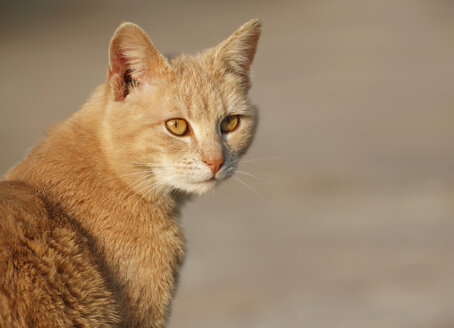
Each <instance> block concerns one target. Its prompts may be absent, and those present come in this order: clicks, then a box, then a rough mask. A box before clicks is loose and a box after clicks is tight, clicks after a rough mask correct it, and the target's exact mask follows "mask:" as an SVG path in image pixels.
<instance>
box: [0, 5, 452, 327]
mask: <svg viewBox="0 0 454 328" xmlns="http://www.w3.org/2000/svg"><path fill="white" fill-rule="evenodd" d="M254 17H259V18H261V19H262V21H263V24H264V27H263V35H262V38H261V40H260V45H259V48H258V52H257V55H256V59H255V62H254V65H253V76H254V86H253V88H252V90H251V98H252V99H253V101H254V103H255V104H257V105H258V107H259V108H260V111H261V123H260V127H259V130H258V135H257V138H256V140H255V143H254V145H253V146H252V148H251V151H250V152H249V153H248V155H247V156H246V158H245V162H244V165H243V166H241V168H240V170H241V171H242V172H243V173H238V174H237V175H236V177H237V178H239V179H240V180H241V181H238V180H236V179H232V180H231V181H229V182H228V183H226V184H224V185H223V186H222V187H221V188H219V189H218V190H216V192H215V193H213V194H210V195H207V196H204V197H202V198H199V199H197V200H195V201H194V202H192V203H190V204H189V205H188V206H187V207H186V208H185V209H184V211H183V213H184V215H183V218H182V224H183V226H184V229H185V231H186V236H187V240H188V255H187V261H186V264H185V266H184V268H183V271H182V274H181V281H180V287H179V291H178V293H177V297H176V299H175V302H174V307H173V312H172V316H171V320H170V327H174V328H178V327H185V328H188V327H189V328H191V327H194V328H195V327H197V328H205V327H206V328H208V327H216V328H224V327H240V328H242V327H245V328H246V327H248V328H251V327H260V328H266V327H317V328H328V327H330V328H331V327H336V328H342V327H345V328H352V327H361V328H364V327H368V328H369V327H371V328H375V327H377V328H378V327H380V328H382V327H388V328H389V327H399V328H410V327H411V328H448V327H454V202H453V200H454V2H453V1H449V0H427V1H413V0H408V1H404V0H402V1H401V0H398V1H394V0H383V1H361V0H357V1H355V0H345V1H344V0H342V1H333V0H332V1H329V0H327V1H315V0H313V1H302V0H299V1H297V0H281V1H238V0H236V1H202V0H198V1H71V2H69V1H58V0H54V1H49V0H42V1H0V27H1V28H0V99H1V100H0V153H1V155H0V173H1V174H3V173H5V172H6V170H8V168H10V167H11V166H12V165H14V164H15V163H17V162H18V161H19V160H20V159H21V158H23V156H24V155H25V153H26V151H27V149H29V147H31V146H32V145H34V144H36V142H37V141H38V140H39V138H40V136H42V135H43V133H44V131H45V130H46V129H47V128H48V127H49V126H50V125H52V124H55V123H57V122H59V121H61V120H64V119H65V118H67V117H68V116H69V115H70V114H71V113H73V112H74V111H76V110H77V109H78V108H79V107H80V106H81V105H82V104H83V102H84V100H85V99H86V98H87V97H88V95H89V94H90V92H91V91H92V90H93V89H94V87H95V86H96V85H98V84H100V83H102V82H103V80H104V76H105V72H106V70H107V47H108V43H109V40H110V37H111V35H112V33H113V31H114V30H115V28H116V27H117V25H118V24H119V23H120V22H122V21H132V22H135V23H137V24H139V25H141V26H142V27H143V28H144V29H145V30H146V31H147V32H148V33H149V34H150V36H151V39H152V40H153V42H154V43H155V45H156V46H157V47H158V48H159V49H160V50H161V51H163V52H175V51H179V52H180V51H181V52H189V53H195V52H197V51H198V50H201V49H203V48H206V47H210V46H213V45H215V44H217V43H218V42H220V41H221V40H222V39H224V38H225V37H227V36H228V35H229V34H230V33H231V32H233V31H234V30H235V29H236V28H237V27H239V26H240V25H241V24H242V23H244V22H245V21H246V20H248V19H250V18H254ZM244 172H246V173H244ZM248 174H252V175H254V177H253V176H250V175H248Z"/></svg>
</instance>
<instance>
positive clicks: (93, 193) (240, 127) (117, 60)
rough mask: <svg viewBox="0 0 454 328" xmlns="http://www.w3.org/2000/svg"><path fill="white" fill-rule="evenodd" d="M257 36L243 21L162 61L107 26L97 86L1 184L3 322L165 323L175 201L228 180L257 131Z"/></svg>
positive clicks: (175, 250)
mask: <svg viewBox="0 0 454 328" xmlns="http://www.w3.org/2000/svg"><path fill="white" fill-rule="evenodd" d="M259 33H260V25H259V23H258V22H257V21H251V22H248V23H246V24H245V25H243V26H242V27H241V28H240V29H239V30H238V31H237V32H235V34H233V35H232V36H231V37H230V38H229V39H227V40H226V41H224V42H223V43H221V44H220V45H219V46H218V47H216V48H213V49H209V50H207V51H206V52H204V53H202V54H200V55H198V56H197V57H194V58H193V57H185V56H180V57H178V58H176V59H174V60H172V61H171V62H169V61H167V59H165V58H164V57H163V56H161V55H160V54H159V53H158V52H157V51H156V49H155V48H154V46H153V45H152V43H151V42H150V41H149V40H148V37H147V36H146V35H145V34H144V32H143V31H142V30H140V28H138V27H137V26H135V25H133V24H124V25H122V26H121V27H120V28H119V29H118V30H117V32H116V34H115V35H114V37H113V39H112V42H111V49H110V67H109V74H108V79H107V82H106V84H105V85H102V86H100V87H99V88H98V89H97V90H96V91H95V93H94V94H93V95H92V97H91V98H90V100H89V101H88V102H87V103H86V104H85V105H84V106H83V108H82V109H81V110H80V111H79V112H77V113H76V114H74V115H73V116H72V117H71V118H70V119H68V120H67V121H65V122H63V123H61V124H59V125H58V126H56V127H55V128H53V129H52V130H51V131H50V132H49V133H48V135H47V136H46V138H45V139H44V140H43V141H42V142H41V143H40V144H39V145H38V146H36V147H35V148H34V149H33V150H32V151H31V152H30V154H29V155H28V156H27V158H26V159H25V160H24V161H22V162H21V163H19V164H18V165H17V166H16V167H14V168H13V169H12V170H11V171H10V172H8V173H7V175H6V176H5V179H6V180H7V181H4V182H0V322H1V323H4V324H5V325H6V326H11V327H24V326H29V327H54V326H55V327H103V326H105V327H116V326H121V327H163V326H165V324H166V322H167V319H168V314H169V307H170V302H171V300H172V296H173V294H174V290H175V284H176V280H177V276H178V271H179V267H180V265H181V263H182V261H183V258H184V238H183V235H182V233H181V229H180V226H179V224H178V221H177V216H178V212H179V209H180V206H181V205H182V203H183V202H184V201H185V199H187V197H188V196H189V195H190V194H192V193H203V192H205V191H207V190H209V189H211V188H212V187H213V186H214V185H215V184H217V183H218V181H220V180H223V179H225V178H227V177H229V176H230V175H231V174H233V172H234V170H235V168H236V165H237V163H238V159H239V157H240V156H241V155H242V154H243V153H244V152H245V150H246V149H247V147H248V146H249V144H250V142H251V139H252V136H253V133H254V130H255V126H256V112H255V109H254V108H253V107H252V106H250V104H249V102H248V100H247V90H248V88H249V79H248V71H249V66H250V64H251V62H252V58H253V56H254V53H255V48H256V45H257V40H258V36H259ZM235 52H236V54H235ZM235 65H236V66H235ZM226 118H228V119H227V120H226ZM240 118H241V120H240ZM235 120H236V121H235ZM169 122H170V123H169ZM185 122H186V123H185ZM232 122H233V123H232ZM234 123H235V126H234V125H233V124H234ZM182 124H183V125H184V124H186V125H187V129H186V131H183V132H184V133H182V134H180V130H178V129H181V125H182ZM166 125H167V130H166ZM232 127H233V128H232ZM2 326H3V325H2Z"/></svg>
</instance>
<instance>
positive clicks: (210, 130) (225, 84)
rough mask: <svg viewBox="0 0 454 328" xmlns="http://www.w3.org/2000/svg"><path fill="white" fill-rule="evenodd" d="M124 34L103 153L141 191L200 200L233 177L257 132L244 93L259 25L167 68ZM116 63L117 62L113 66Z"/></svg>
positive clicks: (157, 56) (160, 58) (112, 71)
mask: <svg viewBox="0 0 454 328" xmlns="http://www.w3.org/2000/svg"><path fill="white" fill-rule="evenodd" d="M133 26H134V25H133ZM123 28H124V25H123ZM128 28H129V29H130V30H129V31H128V32H129V33H128V34H127V36H128V37H129V38H127V39H126V40H123V41H124V43H123V44H120V45H116V44H115V38H116V36H115V35H114V39H113V40H112V44H113V46H114V50H112V47H111V68H110V75H109V79H110V87H111V93H112V99H111V100H110V103H109V105H108V107H107V111H106V118H105V121H104V123H103V124H104V131H105V134H106V135H107V138H106V140H107V142H108V143H109V147H108V149H109V151H110V152H112V155H113V156H114V157H115V161H116V163H117V164H116V166H117V167H118V168H120V169H119V172H122V173H124V176H125V177H126V180H128V181H129V182H131V183H132V186H133V187H134V188H135V189H136V190H138V191H140V192H147V191H149V190H151V188H153V189H161V190H164V191H166V190H168V191H170V190H180V191H184V192H188V193H198V194H201V193H204V192H206V191H208V190H210V189H211V188H213V187H214V186H215V185H216V184H218V183H219V182H220V181H222V180H225V179H227V178H228V177H230V176H232V175H233V174H234V172H235V169H236V168H237V165H238V162H239V160H240V157H241V156H242V155H243V154H244V153H245V151H246V150H247V148H248V147H249V145H250V143H251V141H252V138H253V136H254V133H255V128H256V125H257V111H256V109H255V107H253V106H252V105H251V104H250V103H249V100H248V98H247V92H248V89H249V77H248V74H249V67H250V64H251V62H252V59H253V56H254V53H255V48H256V45H257V40H258V37H259V33H260V29H259V23H258V22H257V21H251V22H248V23H246V24H245V25H243V26H242V27H241V28H240V29H239V30H238V31H237V32H235V33H234V34H233V35H232V36H231V37H230V38H229V39H227V40H226V41H224V42H223V43H221V44H220V45H219V46H217V47H215V48H213V49H209V50H207V51H205V52H203V53H201V54H199V55H197V56H195V57H188V56H180V57H177V58H175V59H173V60H171V61H168V60H167V59H165V58H164V57H163V56H161V55H160V54H159V53H158V52H157V51H156V49H155V48H154V46H153V45H152V44H151V42H150V43H149V44H147V41H148V42H149V40H148V38H147V39H144V34H142V33H143V32H142V31H141V30H139V29H138V28H137V27H135V26H134V27H133V28H131V27H128ZM121 29H122V27H120V28H119V30H120V31H121ZM131 33H139V34H138V37H139V39H138V40H139V41H140V42H137V40H136V41H134V39H133V40H132V41H134V42H131ZM116 35H117V37H121V38H125V36H124V35H122V34H121V33H119V32H118V31H117V32H116ZM118 35H119V36H118ZM133 36H136V37H137V34H134V35H133ZM145 37H146V35H145ZM141 43H145V45H143V44H142V45H141ZM115 46H117V48H115ZM140 46H145V47H152V48H146V49H145V50H141V49H140ZM125 49H126V50H127V51H125ZM112 51H117V53H114V54H112ZM128 51H129V53H128ZM140 51H142V52H145V54H142V55H141V56H142V57H140ZM235 52H236V53H235ZM128 55H130V56H131V57H133V58H132V59H130V61H129V62H128V60H129V58H126V57H127V56H128ZM115 56H117V58H121V59H120V60H117V62H114V63H113V64H112V60H115ZM112 58H113V59H112ZM137 58H139V59H137ZM118 61H120V63H118ZM140 61H143V63H140ZM116 64H118V66H117V67H115V65H116ZM134 65H136V66H134ZM115 70H117V72H118V73H116V71H115Z"/></svg>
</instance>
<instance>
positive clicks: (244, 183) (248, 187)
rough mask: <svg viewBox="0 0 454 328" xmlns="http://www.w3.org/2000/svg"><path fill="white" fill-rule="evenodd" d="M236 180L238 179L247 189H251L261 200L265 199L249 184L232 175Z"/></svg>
mask: <svg viewBox="0 0 454 328" xmlns="http://www.w3.org/2000/svg"><path fill="white" fill-rule="evenodd" d="M233 178H234V179H235V180H236V181H238V182H239V183H241V184H242V185H243V186H245V187H246V188H247V189H249V190H250V191H252V192H253V193H254V194H256V195H257V196H259V197H260V198H262V199H263V200H267V199H266V198H265V197H264V196H263V195H262V194H261V193H259V192H258V191H256V190H255V189H254V188H252V187H251V186H250V185H248V184H247V183H246V182H244V181H243V180H241V179H240V178H238V177H233Z"/></svg>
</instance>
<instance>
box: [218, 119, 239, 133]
mask: <svg viewBox="0 0 454 328" xmlns="http://www.w3.org/2000/svg"><path fill="white" fill-rule="evenodd" d="M239 123H240V116H239V115H230V116H227V117H226V118H224V119H223V120H222V122H221V131H222V133H229V132H232V131H233V130H235V129H236V128H237V127H238V124H239Z"/></svg>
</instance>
